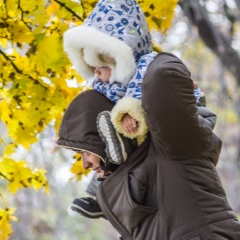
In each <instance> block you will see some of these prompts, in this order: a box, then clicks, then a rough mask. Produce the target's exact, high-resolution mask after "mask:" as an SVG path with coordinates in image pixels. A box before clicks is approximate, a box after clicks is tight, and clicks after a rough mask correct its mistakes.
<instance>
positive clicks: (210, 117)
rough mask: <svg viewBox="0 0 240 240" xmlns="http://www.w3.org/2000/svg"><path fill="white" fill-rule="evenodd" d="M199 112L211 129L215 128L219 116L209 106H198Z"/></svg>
mask: <svg viewBox="0 0 240 240" xmlns="http://www.w3.org/2000/svg"><path fill="white" fill-rule="evenodd" d="M198 114H199V115H200V116H201V117H202V118H203V119H204V120H205V122H206V123H207V124H208V125H209V127H210V128H211V129H214V127H215V124H216V120H217V116H216V114H215V113H213V112H212V111H211V110H210V109H209V108H207V107H198Z"/></svg>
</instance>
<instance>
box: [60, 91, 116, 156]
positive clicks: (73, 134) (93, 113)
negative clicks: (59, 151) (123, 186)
mask: <svg viewBox="0 0 240 240" xmlns="http://www.w3.org/2000/svg"><path fill="white" fill-rule="evenodd" d="M113 105H114V103H113V102H111V101H110V100H108V99H107V98H106V97H104V96H103V95H101V94H100V93H98V92H97V91H95V90H88V91H85V92H83V93H80V94H79V95H78V96H77V97H76V98H75V99H74V100H73V101H72V102H71V103H70V105H69V106H68V108H67V110H66V112H65V113H64V116H63V120H62V122H61V125H60V129H59V133H58V136H59V139H58V140H57V144H58V145H60V146H62V147H65V148H70V149H73V150H85V151H89V152H92V153H94V154H96V155H98V156H100V157H101V158H102V159H103V160H104V159H105V157H106V154H105V144H104V142H103V141H102V140H101V138H100V136H99V134H98V131H97V125H96V119H97V116H98V114H99V113H100V112H102V111H104V110H107V111H111V109H112V107H113Z"/></svg>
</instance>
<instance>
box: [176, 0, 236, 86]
mask: <svg viewBox="0 0 240 240" xmlns="http://www.w3.org/2000/svg"><path fill="white" fill-rule="evenodd" d="M179 5H180V6H181V8H182V9H183V12H184V13H185V15H186V16H187V17H188V19H189V20H190V22H191V23H192V24H193V25H195V26H196V27H197V28H198V33H199V36H200V37H201V38H202V40H203V42H204V43H205V44H206V46H208V47H209V48H210V49H211V50H212V51H213V53H214V54H216V55H217V56H218V57H219V59H220V60H221V61H222V64H223V66H225V67H226V68H227V69H228V70H229V71H230V72H231V73H232V74H233V76H234V77H235V78H236V80H237V82H238V85H240V68H239V66H240V57H239V55H238V53H237V52H236V51H235V50H234V49H233V48H232V46H231V40H230V39H228V38H227V37H226V36H224V35H223V34H222V33H221V31H220V30H219V29H218V28H217V27H216V26H214V25H213V24H212V22H211V21H210V20H209V17H208V15H207V11H206V9H205V8H204V7H203V6H202V5H201V4H200V3H199V0H183V1H181V2H180V3H179Z"/></svg>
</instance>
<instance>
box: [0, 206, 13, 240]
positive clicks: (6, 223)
mask: <svg viewBox="0 0 240 240" xmlns="http://www.w3.org/2000/svg"><path fill="white" fill-rule="evenodd" d="M14 211H15V209H13V208H6V209H1V208H0V236H1V240H7V239H8V238H9V236H10V235H11V234H12V228H11V223H10V220H13V221H17V218H16V217H15V216H13V213H14Z"/></svg>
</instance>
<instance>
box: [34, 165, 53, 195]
mask: <svg viewBox="0 0 240 240" xmlns="http://www.w3.org/2000/svg"><path fill="white" fill-rule="evenodd" d="M45 174H46V171H45V170H43V169H35V170H34V172H33V178H32V186H33V188H34V189H35V190H38V189H39V188H41V187H44V189H45V192H48V191H49V185H48V182H47V178H46V176H45Z"/></svg>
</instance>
